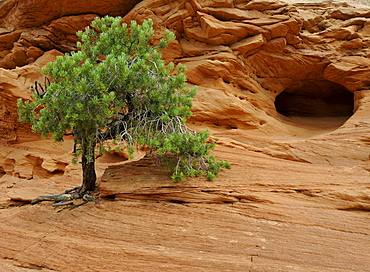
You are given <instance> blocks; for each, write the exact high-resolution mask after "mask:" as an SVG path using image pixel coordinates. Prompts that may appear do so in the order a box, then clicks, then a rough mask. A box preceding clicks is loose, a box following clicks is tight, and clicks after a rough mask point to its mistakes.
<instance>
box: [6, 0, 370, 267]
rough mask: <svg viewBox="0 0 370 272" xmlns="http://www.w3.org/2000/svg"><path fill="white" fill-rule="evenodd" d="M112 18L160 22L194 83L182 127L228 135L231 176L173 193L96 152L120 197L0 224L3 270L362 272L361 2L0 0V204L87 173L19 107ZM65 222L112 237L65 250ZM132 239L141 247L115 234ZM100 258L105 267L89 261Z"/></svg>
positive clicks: (157, 179) (63, 185)
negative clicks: (89, 29) (84, 33)
mask: <svg viewBox="0 0 370 272" xmlns="http://www.w3.org/2000/svg"><path fill="white" fill-rule="evenodd" d="M347 2H348V3H347ZM134 6H135V7H134ZM107 14H108V15H113V16H116V15H120V16H123V17H124V18H123V21H124V22H129V21H130V20H137V21H139V22H142V21H143V20H144V19H148V18H151V19H152V20H153V21H154V25H155V28H156V38H159V37H160V36H161V35H162V34H163V33H164V31H165V30H166V29H169V30H171V31H173V32H174V33H175V34H176V40H175V41H174V42H172V43H171V44H170V46H169V47H168V48H167V49H166V50H165V51H164V52H163V55H164V58H165V60H166V61H173V62H175V63H183V64H184V65H186V67H187V72H186V74H187V77H188V82H189V85H196V86H198V94H197V96H196V98H195V100H194V108H193V116H192V117H191V119H190V120H189V122H188V124H189V126H192V127H194V128H195V129H200V128H205V127H209V128H210V130H211V133H212V137H217V138H219V139H220V140H219V146H218V148H217V151H216V154H217V155H218V156H219V157H221V158H224V159H228V160H230V161H231V162H232V164H233V165H234V168H233V170H231V171H230V172H222V173H221V177H220V179H219V181H217V182H216V183H214V184H210V183H207V182H205V181H203V180H198V179H196V180H192V181H191V183H188V184H180V185H174V184H173V183H172V182H171V181H170V180H169V178H168V174H167V173H165V172H163V171H161V170H158V169H155V168H154V167H153V166H152V165H151V162H148V161H147V160H141V161H139V162H126V161H125V160H126V158H123V157H121V156H120V155H119V154H113V155H112V156H106V157H102V158H100V159H99V161H98V162H99V163H98V170H99V173H100V175H102V174H103V173H104V175H103V177H102V196H104V197H107V198H111V199H116V200H117V202H112V203H111V202H107V201H106V200H105V201H103V202H102V203H99V204H97V206H95V208H92V207H91V206H87V207H84V208H83V210H82V211H83V212H82V211H81V212H79V211H76V212H75V213H66V214H64V213H63V214H62V216H60V217H58V216H57V214H52V215H50V216H49V215H44V214H45V213H48V212H49V213H50V209H51V208H50V209H48V208H47V207H48V206H46V205H45V206H37V207H23V208H19V210H17V213H16V215H15V216H13V211H14V210H13V209H11V210H6V211H5V212H3V213H0V217H2V218H3V219H4V221H6V222H8V223H7V224H5V225H4V227H3V228H2V229H1V231H2V233H6V234H7V236H6V237H8V238H5V239H4V241H2V243H0V244H2V245H3V246H2V247H1V248H0V257H2V258H3V259H2V260H3V261H4V262H3V263H1V262H0V268H1V270H4V271H15V270H11V269H13V267H14V266H18V267H21V268H20V269H22V270H19V271H27V269H34V268H37V269H42V270H43V271H51V270H60V271H73V269H72V268H71V267H70V266H69V265H66V264H63V260H64V259H65V258H67V259H71V260H75V261H74V262H75V263H77V260H76V259H74V258H75V256H80V255H81V254H86V255H88V256H89V258H88V259H86V260H85V262H78V263H79V264H78V265H77V266H76V267H77V268H78V270H79V271H84V269H85V268H86V267H89V266H90V267H93V268H94V269H97V270H99V269H100V270H101V269H110V270H112V271H114V269H119V267H122V266H126V267H128V268H129V270H130V269H131V270H132V269H135V268H138V267H139V268H142V269H144V270H145V269H148V268H152V270H153V271H157V270H158V271H159V270H160V268H158V267H159V266H162V268H163V267H164V268H166V269H167V268H168V269H170V270H171V269H172V270H178V269H179V268H180V267H181V268H183V269H185V270H184V271H194V270H197V271H199V270H200V271H216V270H217V269H218V270H220V271H228V270H233V271H247V270H251V271H366V269H367V267H369V265H370V264H369V263H368V260H367V258H366V256H367V255H368V254H369V251H368V246H367V243H366V242H364V241H368V240H369V235H368V233H369V229H368V224H367V225H366V213H364V212H363V211H368V210H369V209H370V208H369V199H370V197H369V195H370V192H369V185H368V171H369V170H370V167H369V154H370V147H369V139H368V134H369V132H370V122H369V121H368V112H369V110H370V76H369V74H370V61H369V59H368V57H369V55H370V49H369V45H370V9H369V7H368V6H365V5H361V4H358V1H323V2H321V1H311V0H307V1H304V0H302V1H293V0H286V1H276V0H226V1H225V0H223V1H219V0H189V1H182V0H177V1H165V0H156V1H153V0H144V1H109V0H107V1H95V0H88V1H69V0H61V1H58V2H53V3H52V2H50V1H46V0H37V1H31V0H25V1H15V0H5V1H1V2H0V67H1V68H0V142H1V144H2V149H1V153H0V203H1V205H5V204H12V205H13V204H17V203H18V202H16V201H29V200H30V199H32V198H33V197H36V196H38V195H39V194H43V193H58V192H60V190H61V189H67V188H70V187H73V186H76V185H78V184H79V183H80V170H79V167H78V166H73V165H71V164H70V159H71V150H72V139H66V141H65V142H64V143H63V144H62V145H57V144H52V143H51V141H48V140H41V139H40V138H39V136H38V135H34V134H32V133H31V130H30V128H29V126H27V125H24V124H20V123H18V122H17V113H16V112H17V110H16V99H17V98H23V99H31V93H30V90H29V89H30V86H31V85H32V84H34V81H35V80H37V81H39V82H41V83H42V82H43V80H44V77H43V75H42V74H41V73H40V68H41V67H42V66H44V65H46V64H47V63H48V62H49V61H52V60H53V59H54V58H55V57H56V56H57V55H61V54H63V53H66V52H70V51H72V50H75V49H76V47H75V43H76V41H77V38H76V36H75V33H76V31H78V30H81V29H83V28H84V27H86V26H87V25H88V24H89V23H90V22H91V20H93V18H95V17H96V16H103V15H107ZM139 158H140V157H138V158H136V160H139ZM127 163H128V164H127ZM123 181H125V182H123ZM121 201H126V202H121ZM116 203H118V204H116ZM173 203H182V204H185V205H183V206H179V205H178V204H173ZM1 205H0V206H1ZM176 205H177V206H176ZM40 207H42V209H43V210H42V212H39V209H40ZM292 207H294V209H292ZM126 208H129V209H131V210H132V212H131V210H130V211H128V210H127V209H126ZM15 209H17V208H15ZM115 209H117V211H114V210H115ZM162 210H163V211H164V212H162ZM63 212H64V211H63ZM84 212H87V216H86V214H84ZM171 212H173V213H174V216H175V217H176V218H177V219H178V220H179V222H180V223H176V222H172V221H173V217H171V216H168V214H166V213H171ZM51 213H53V211H51ZM30 214H33V216H32V217H29V218H30V219H29V220H30V225H28V226H31V227H32V230H31V231H30V232H25V233H26V234H25V235H26V236H27V237H33V238H32V239H31V240H32V241H28V240H27V238H25V237H24V236H22V235H21V234H19V233H21V232H22V230H23V228H25V226H24V221H25V220H26V219H25V218H28V216H29V215H30ZM122 214H123V215H124V217H125V218H122ZM188 215H189V216H188ZM48 216H49V217H48ZM140 216H143V217H145V218H148V221H145V220H141V219H140V220H139V219H135V218H136V217H140ZM208 217H209V218H211V219H209V218H208ZM72 218H79V219H80V220H82V221H84V222H83V223H82V226H84V228H86V229H90V230H93V231H92V232H94V235H93V237H94V238H97V239H108V240H109V242H108V243H99V242H97V241H95V240H93V239H91V240H90V239H89V237H92V236H91V233H92V232H89V233H87V232H86V233H85V232H84V231H83V228H80V229H81V231H80V232H79V233H78V234H79V235H77V234H76V235H75V236H74V235H72V236H71V238H70V239H69V240H68V241H67V242H66V241H64V240H63V239H62V237H64V236H67V234H66V233H68V235H71V234H70V232H68V229H69V228H75V226H74V225H73V223H71V224H70V223H68V222H66V221H68V220H70V219H72ZM91 218H94V220H96V222H95V221H94V222H93V220H92V219H91ZM218 218H222V219H221V220H220V222H219V223H215V222H217V220H218ZM105 220H108V221H105ZM223 220H224V221H223ZM144 221H145V222H144ZM169 221H171V222H172V223H168V222H169ZM39 222H42V223H43V224H46V226H47V227H45V228H46V229H53V226H54V225H53V224H57V225H59V226H62V229H63V232H62V234H61V236H58V235H57V234H55V235H54V234H52V233H48V235H47V237H46V236H45V235H44V236H43V234H42V233H43V232H45V228H43V226H42V224H39ZM225 222H226V223H225ZM145 223H148V224H149V228H150V229H151V230H152V231H151V232H150V234H149V235H151V236H150V238H149V239H148V238H145V237H144V236H145V235H144V234H143V233H146V234H148V233H147V232H146V229H145V228H144V227H142V226H143V225H144V224H145ZM99 224H101V225H103V226H113V228H114V230H115V234H112V233H111V232H109V231H105V230H103V231H102V230H101V228H100V225H99ZM214 225H217V226H218V227H219V228H220V229H221V230H219V229H217V228H216V227H214ZM12 226H13V227H14V230H11V228H12ZM120 226H124V228H123V230H122V229H120ZM126 228H128V230H127V231H126ZM168 228H170V230H169V229H168ZM202 228H205V230H204V232H201V231H200V229H202ZM98 229H99V231H102V232H101V233H100V232H99V231H98ZM14 231H15V233H18V234H17V235H15V236H14ZM179 233H184V235H179ZM185 234H186V235H185ZM129 235H133V236H134V237H135V239H134V240H133V241H131V240H130V241H128V240H124V239H123V238H122V237H127V236H129ZM142 235H144V236H142ZM245 235H247V236H248V237H247V238H246V236H245ZM86 237H87V238H86ZM107 237H108V238H107ZM143 237H144V238H143ZM164 237H165V238H164ZM168 237H170V238H169V241H168V242H165V241H164V240H166V239H168ZM277 237H278V238H277ZM122 239H123V240H122ZM13 240H15V241H17V242H16V246H14V243H13ZM180 240H181V242H180ZM148 241H149V244H150V245H147V244H146V243H147V242H148ZM183 241H184V242H183ZM199 241H203V242H199ZM311 242H312V243H311ZM109 243H113V244H109ZM56 244H57V245H58V250H56V249H55V246H54V245H56ZM81 244H84V247H83V249H81ZM108 244H109V245H108ZM226 244H227V245H226ZM121 247H122V248H124V252H125V258H121V257H122V256H121V255H119V254H120V253H122V252H121V251H119V250H118V248H121ZM97 248H99V251H98V253H97V254H96V256H95V255H94V254H93V253H92V252H93V251H94V250H97ZM128 248H130V249H128ZM219 248H224V249H225V252H223V251H220V250H219ZM343 248H345V250H344V251H343ZM53 250H54V251H53ZM51 251H53V252H54V253H55V254H54V255H53V258H48V257H47V252H49V253H50V252H51ZM66 251H68V252H72V253H71V254H70V255H68V254H67V253H66ZM106 252H115V253H117V254H118V255H119V256H121V257H117V258H116V257H114V256H113V255H110V254H108V253H106ZM227 252H230V253H227ZM297 252H298V253H297ZM43 254H44V255H43ZM66 254H67V255H68V256H67V255H66ZM294 254H297V255H296V257H295V256H294ZM98 255H99V256H98ZM101 256H103V257H104V258H105V260H106V263H101V262H96V260H97V259H98V257H101ZM162 256H164V257H162ZM5 259H6V260H7V261H5ZM135 265H136V267H135ZM107 267H108V268H107ZM86 269H87V268H86Z"/></svg>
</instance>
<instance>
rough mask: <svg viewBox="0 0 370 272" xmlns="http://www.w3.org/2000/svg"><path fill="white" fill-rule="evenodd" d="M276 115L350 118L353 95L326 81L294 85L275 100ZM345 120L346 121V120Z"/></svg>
mask: <svg viewBox="0 0 370 272" xmlns="http://www.w3.org/2000/svg"><path fill="white" fill-rule="evenodd" d="M275 107H276V110H277V112H278V113H280V114H282V115H284V116H287V117H338V118H339V117H341V119H343V117H348V118H349V117H351V116H352V114H353V110H354V94H353V93H352V92H350V91H348V90H347V88H345V87H344V86H342V85H340V84H337V83H334V82H330V81H327V80H317V81H311V82H305V83H298V84H294V85H292V86H291V87H289V88H287V89H285V90H284V91H283V92H282V93H280V94H279V95H278V96H277V97H276V99H275ZM348 118H347V119H348Z"/></svg>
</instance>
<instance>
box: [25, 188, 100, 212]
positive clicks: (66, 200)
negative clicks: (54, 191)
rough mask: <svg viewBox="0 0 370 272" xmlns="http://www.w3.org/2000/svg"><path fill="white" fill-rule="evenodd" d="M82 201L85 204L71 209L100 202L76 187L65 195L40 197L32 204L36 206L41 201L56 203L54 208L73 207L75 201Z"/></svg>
mask: <svg viewBox="0 0 370 272" xmlns="http://www.w3.org/2000/svg"><path fill="white" fill-rule="evenodd" d="M77 199H82V200H83V202H82V203H80V204H76V205H74V206H72V207H71V209H72V208H76V207H78V206H81V205H84V204H86V203H88V202H98V201H99V200H98V199H97V198H95V197H94V196H92V195H90V192H82V193H81V187H80V186H78V187H74V188H72V189H68V190H66V191H65V192H64V193H62V194H59V195H42V196H38V197H37V198H35V199H33V200H32V201H31V204H36V203H39V202H41V201H54V202H55V203H54V204H53V206H64V205H73V204H74V202H73V200H77Z"/></svg>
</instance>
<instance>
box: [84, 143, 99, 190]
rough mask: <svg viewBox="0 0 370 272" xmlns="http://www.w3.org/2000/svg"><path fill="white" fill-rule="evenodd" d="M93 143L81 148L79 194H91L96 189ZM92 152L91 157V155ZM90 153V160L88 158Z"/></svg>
mask: <svg viewBox="0 0 370 272" xmlns="http://www.w3.org/2000/svg"><path fill="white" fill-rule="evenodd" d="M94 149H95V142H93V143H91V145H90V147H88V146H85V145H84V146H83V147H82V173H83V179H82V186H81V189H80V194H84V193H85V192H92V191H94V190H95V189H96V187H97V184H96V172H95V154H94ZM91 152H92V155H91ZM89 153H90V158H88V157H89Z"/></svg>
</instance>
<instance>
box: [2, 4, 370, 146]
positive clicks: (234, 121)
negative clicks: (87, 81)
mask: <svg viewBox="0 0 370 272" xmlns="http://www.w3.org/2000/svg"><path fill="white" fill-rule="evenodd" d="M45 2H46V1H22V2H19V3H18V2H17V1H12V0H7V1H5V2H3V3H2V4H1V7H0V10H2V11H3V12H2V13H1V14H0V15H1V16H0V67H3V69H1V70H0V72H1V74H2V81H1V82H0V84H1V85H0V86H1V88H2V90H3V92H2V93H1V96H0V98H1V101H0V104H1V105H2V106H1V107H2V108H1V111H2V112H3V116H4V117H5V116H8V117H7V118H2V120H1V127H2V128H1V129H2V130H4V129H5V130H8V129H11V130H17V127H19V124H17V123H16V114H15V112H16V109H15V106H14V101H15V98H16V97H29V91H28V89H29V87H30V85H32V83H33V81H34V80H35V79H39V80H42V75H41V74H40V73H39V72H38V71H39V68H40V66H39V65H35V64H34V63H35V61H36V60H37V59H39V58H40V57H41V56H42V55H43V54H45V52H48V51H50V50H58V51H59V52H62V53H65V52H69V51H71V50H74V49H75V42H76V41H77V39H76V37H75V35H74V34H75V32H76V31H77V30H80V29H83V28H84V27H85V26H87V25H88V24H89V23H90V22H91V20H93V18H94V17H95V16H97V15H105V14H109V15H121V16H124V15H125V14H126V13H127V12H128V11H129V10H131V8H132V7H133V6H134V5H135V4H136V2H138V1H136V2H135V1H118V2H117V1H113V2H114V3H113V2H112V3H110V2H109V1H103V2H101V1H100V2H98V1H93V0H90V1H89V3H86V1H83V2H82V1H67V0H64V1H59V2H56V3H49V2H48V3H47V4H46V3H45ZM90 2H91V3H90ZM148 18H152V19H153V20H154V22H155V27H156V29H157V35H158V37H159V36H160V35H161V34H162V33H163V31H164V30H165V29H169V30H171V31H173V32H174V33H175V34H176V36H177V39H176V41H174V42H173V43H172V44H171V45H170V47H169V48H168V49H166V51H165V52H164V56H165V57H166V59H167V60H168V61H174V62H176V63H179V62H181V63H183V64H185V65H186V66H187V67H188V70H187V76H188V81H189V83H190V84H194V85H198V86H199V93H198V96H197V98H196V99H195V101H194V110H193V111H194V115H193V117H192V120H193V121H202V122H206V123H209V124H214V125H217V126H220V125H221V126H225V127H230V128H251V129H260V128H261V127H267V126H269V127H271V129H273V128H276V127H277V126H278V125H279V116H280V114H279V113H278V112H277V111H276V108H275V104H274V102H275V100H276V97H277V96H278V95H279V94H280V93H282V92H283V91H287V92H294V90H296V89H299V88H302V86H305V85H307V84H308V85H310V84H311V85H312V84H313V85H315V86H322V85H325V84H326V85H327V83H328V82H329V83H335V84H340V85H341V86H343V87H344V88H346V89H347V90H348V91H350V92H356V91H360V90H366V89H368V86H369V84H370V79H369V77H368V73H369V66H370V61H369V60H368V58H367V56H368V55H369V49H368V48H369V44H370V39H369V38H370V12H369V10H368V9H367V8H365V7H364V6H351V5H349V4H345V3H336V4H330V5H329V4H325V5H323V4H295V5H290V4H288V3H285V2H279V1H268V0H253V1H240V0H235V1H231V0H229V1H217V0H213V1H209V0H207V1H195V0H193V1H160V0H158V1H142V2H140V3H139V4H138V5H137V6H136V7H135V8H133V9H132V10H131V11H130V12H129V13H128V14H127V15H126V16H125V18H124V20H125V21H127V22H128V21H130V20H138V21H142V20H144V19H148ZM53 52H55V51H53ZM48 54H49V53H48ZM39 63H40V62H39ZM41 64H42V65H45V64H46V63H45V62H43V63H41ZM20 67H22V68H20ZM31 70H32V72H31ZM14 78H15V79H17V80H14ZM18 79H19V80H18ZM10 81H11V82H10ZM14 90H17V91H16V93H14ZM319 92H322V93H326V92H327V91H326V90H325V88H323V87H319ZM356 97H358V96H356ZM315 99H316V98H315ZM351 103H352V102H351ZM355 103H356V104H360V103H358V102H355ZM293 108H294V106H293ZM15 133H16V132H15ZM11 137H14V135H11V134H6V135H5V134H3V135H2V138H8V139H9V138H11Z"/></svg>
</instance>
